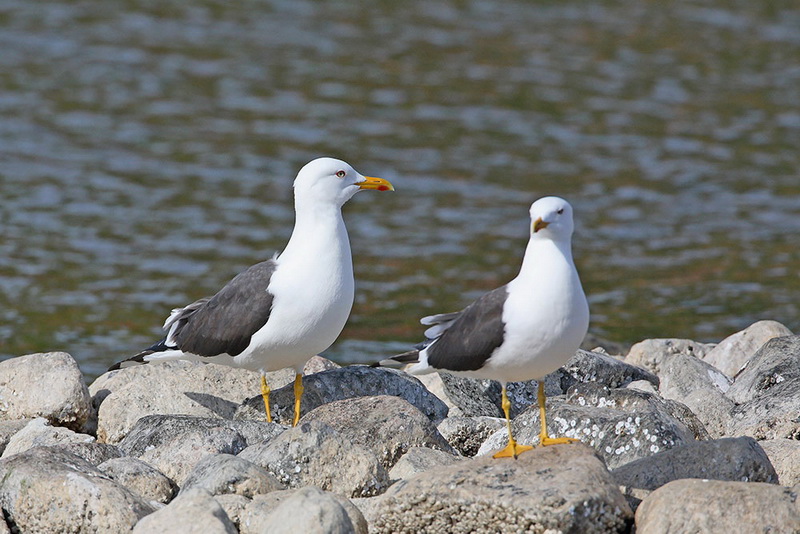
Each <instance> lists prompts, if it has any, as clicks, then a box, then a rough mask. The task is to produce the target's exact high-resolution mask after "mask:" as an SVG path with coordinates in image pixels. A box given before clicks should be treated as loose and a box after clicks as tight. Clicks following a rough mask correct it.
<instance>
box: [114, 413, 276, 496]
mask: <svg viewBox="0 0 800 534" xmlns="http://www.w3.org/2000/svg"><path fill="white" fill-rule="evenodd" d="M283 430H284V429H283V427H281V426H280V425H277V424H275V423H267V422H263V423H262V422H254V421H226V420H224V419H208V418H201V417H190V416H182V415H151V416H147V417H143V418H142V419H140V420H139V422H138V423H137V424H136V426H135V427H133V428H132V429H131V431H130V433H129V434H128V435H127V436H126V437H125V439H124V440H122V441H121V442H120V443H119V447H120V448H121V449H122V450H123V451H124V452H125V453H126V454H128V455H130V456H135V457H137V458H139V459H140V460H144V461H145V462H147V463H149V464H151V465H152V466H154V467H156V468H158V469H159V470H160V471H162V472H163V473H164V474H166V475H167V476H168V477H170V478H171V479H172V480H174V481H175V482H176V483H177V484H178V485H179V486H181V485H183V482H184V480H185V479H186V477H187V476H188V475H189V473H190V472H191V470H192V469H194V467H195V465H197V463H198V462H199V461H200V460H202V459H203V458H204V457H205V456H207V455H209V454H218V453H226V454H233V455H236V454H238V453H239V452H240V451H242V450H243V449H244V448H245V447H247V446H248V444H249V442H248V436H249V437H250V441H251V442H260V441H262V440H265V439H266V440H269V439H271V438H273V437H274V436H276V435H278V434H280V433H281V432H283Z"/></svg>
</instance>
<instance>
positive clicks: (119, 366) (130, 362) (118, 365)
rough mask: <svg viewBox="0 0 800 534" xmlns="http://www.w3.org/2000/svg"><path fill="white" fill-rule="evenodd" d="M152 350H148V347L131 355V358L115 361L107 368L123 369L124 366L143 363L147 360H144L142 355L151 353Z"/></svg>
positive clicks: (113, 369) (112, 369)
mask: <svg viewBox="0 0 800 534" xmlns="http://www.w3.org/2000/svg"><path fill="white" fill-rule="evenodd" d="M153 352H154V351H152V350H149V349H148V350H145V351H142V352H140V353H139V354H137V355H136V356H133V357H131V358H128V359H127V360H122V361H121V362H117V363H115V364H114V365H112V366H111V367H109V368H108V370H109V371H118V370H119V369H125V368H126V367H133V366H135V365H144V364H146V363H147V360H145V359H144V357H145V356H148V355H150V354H153Z"/></svg>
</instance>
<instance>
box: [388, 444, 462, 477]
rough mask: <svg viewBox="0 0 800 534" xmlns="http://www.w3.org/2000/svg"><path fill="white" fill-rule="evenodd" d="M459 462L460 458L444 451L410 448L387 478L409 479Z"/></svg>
mask: <svg viewBox="0 0 800 534" xmlns="http://www.w3.org/2000/svg"><path fill="white" fill-rule="evenodd" d="M460 460H462V458H461V457H460V456H455V455H453V454H450V453H447V452H444V451H437V450H433V449H428V448H427V447H411V448H410V449H408V451H407V452H406V453H405V454H404V455H403V456H402V457H401V458H400V459H399V460H398V461H397V463H395V464H394V467H392V469H391V470H390V471H389V478H391V479H392V480H399V479H401V478H409V477H412V476H414V475H416V474H418V473H422V472H424V471H427V470H428V469H431V468H434V467H439V466H441V465H450V464H454V463H456V462H458V461H460Z"/></svg>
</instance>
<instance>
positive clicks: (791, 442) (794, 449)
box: [758, 438, 800, 487]
mask: <svg viewBox="0 0 800 534" xmlns="http://www.w3.org/2000/svg"><path fill="white" fill-rule="evenodd" d="M758 444H759V445H761V448H762V449H764V452H765V453H767V456H768V457H769V461H770V462H771V463H772V466H773V467H774V468H775V472H776V473H777V474H778V483H779V484H780V485H781V486H789V487H791V486H796V485H798V484H800V441H798V440H796V439H786V438H779V439H767V440H764V441H759V442H758Z"/></svg>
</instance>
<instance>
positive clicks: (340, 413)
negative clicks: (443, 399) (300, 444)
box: [302, 395, 457, 469]
mask: <svg viewBox="0 0 800 534" xmlns="http://www.w3.org/2000/svg"><path fill="white" fill-rule="evenodd" d="M302 421H303V422H312V421H319V422H321V423H325V424H327V425H328V426H330V427H331V428H333V429H334V430H336V431H337V432H338V433H339V434H341V435H342V436H344V437H345V438H347V439H348V440H350V441H351V442H353V443H355V444H357V445H361V446H363V447H366V448H367V449H369V450H371V451H372V452H373V453H374V454H375V455H376V456H377V457H378V460H380V462H381V464H382V465H383V466H384V467H385V468H386V469H391V467H392V466H393V465H394V464H395V462H397V460H398V459H399V458H400V456H402V455H403V454H405V452H406V451H407V450H409V448H411V447H429V448H433V449H438V450H440V451H445V452H447V453H450V454H457V453H456V451H455V449H453V447H452V446H450V444H449V443H448V442H447V440H445V439H444V438H443V437H442V435H441V434H439V431H438V430H436V427H435V426H434V424H433V423H432V422H431V420H430V419H428V418H427V417H426V416H425V414H423V413H422V412H420V411H419V410H418V409H417V408H415V407H414V406H412V405H411V404H409V403H408V402H406V401H405V400H403V399H402V398H400V397H394V396H391V395H380V396H376V397H354V398H351V399H345V400H340V401H335V402H331V403H330V404H325V405H323V406H320V407H318V408H315V409H314V410H313V411H311V412H309V413H308V414H306V415H305V416H304V417H303V418H302Z"/></svg>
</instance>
